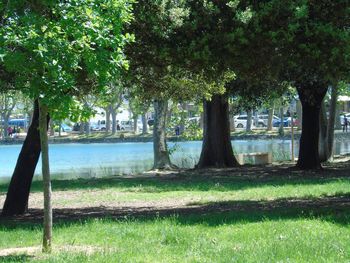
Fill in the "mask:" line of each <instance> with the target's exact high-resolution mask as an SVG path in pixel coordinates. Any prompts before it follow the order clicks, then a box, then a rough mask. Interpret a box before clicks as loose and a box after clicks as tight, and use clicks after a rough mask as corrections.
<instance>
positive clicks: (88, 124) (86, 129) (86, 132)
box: [84, 120, 91, 136]
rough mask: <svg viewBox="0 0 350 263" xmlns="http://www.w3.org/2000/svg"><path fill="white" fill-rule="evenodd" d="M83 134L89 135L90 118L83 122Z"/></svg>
mask: <svg viewBox="0 0 350 263" xmlns="http://www.w3.org/2000/svg"><path fill="white" fill-rule="evenodd" d="M84 126H85V135H86V136H89V135H90V134H91V128H90V120H89V121H87V122H85V125H84Z"/></svg>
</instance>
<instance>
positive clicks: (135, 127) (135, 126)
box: [133, 116, 138, 134]
mask: <svg viewBox="0 0 350 263" xmlns="http://www.w3.org/2000/svg"><path fill="white" fill-rule="evenodd" d="M137 119H138V116H135V117H134V118H133V121H134V127H133V128H134V133H135V134H136V133H137V132H138V129H137Z"/></svg>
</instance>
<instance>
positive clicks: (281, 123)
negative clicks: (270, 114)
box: [278, 107, 284, 136]
mask: <svg viewBox="0 0 350 263" xmlns="http://www.w3.org/2000/svg"><path fill="white" fill-rule="evenodd" d="M280 119H281V122H280V127H279V128H278V133H279V134H280V135H282V136H283V135H284V115H283V107H281V108H280Z"/></svg>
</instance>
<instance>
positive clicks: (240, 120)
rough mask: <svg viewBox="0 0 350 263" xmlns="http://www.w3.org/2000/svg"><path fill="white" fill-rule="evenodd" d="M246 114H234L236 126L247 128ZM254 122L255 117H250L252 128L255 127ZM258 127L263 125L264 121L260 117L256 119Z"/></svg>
mask: <svg viewBox="0 0 350 263" xmlns="http://www.w3.org/2000/svg"><path fill="white" fill-rule="evenodd" d="M247 119H248V116H247V115H237V116H234V122H235V127H236V128H247ZM254 122H256V120H255V117H254V116H253V117H252V128H255V125H254ZM257 123H258V125H257V126H258V127H265V124H264V121H263V120H262V119H260V118H258V119H257Z"/></svg>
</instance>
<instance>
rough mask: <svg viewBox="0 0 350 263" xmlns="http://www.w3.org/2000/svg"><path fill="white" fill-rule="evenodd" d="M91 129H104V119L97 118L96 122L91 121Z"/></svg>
mask: <svg viewBox="0 0 350 263" xmlns="http://www.w3.org/2000/svg"><path fill="white" fill-rule="evenodd" d="M90 129H91V130H92V131H105V130H106V120H99V121H98V122H97V123H93V124H91V126H90Z"/></svg>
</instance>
